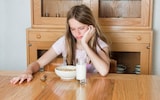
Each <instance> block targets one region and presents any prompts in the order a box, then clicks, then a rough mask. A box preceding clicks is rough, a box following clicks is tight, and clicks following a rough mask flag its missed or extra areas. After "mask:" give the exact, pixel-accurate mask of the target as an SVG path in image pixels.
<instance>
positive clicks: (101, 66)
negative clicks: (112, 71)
mask: <svg viewBox="0 0 160 100" xmlns="http://www.w3.org/2000/svg"><path fill="white" fill-rule="evenodd" d="M83 47H84V49H85V51H86V52H87V54H88V56H89V58H90V59H91V62H92V63H93V65H94V67H95V68H96V70H97V71H98V72H99V73H100V74H101V75H102V76H106V75H107V74H108V73H109V68H110V58H109V55H108V54H107V55H106V54H105V53H104V52H103V51H99V52H98V54H99V56H98V55H97V54H96V53H95V52H94V51H93V50H92V49H91V48H90V47H89V46H88V44H86V43H83ZM103 50H104V51H105V52H108V48H107V47H105V48H103Z"/></svg>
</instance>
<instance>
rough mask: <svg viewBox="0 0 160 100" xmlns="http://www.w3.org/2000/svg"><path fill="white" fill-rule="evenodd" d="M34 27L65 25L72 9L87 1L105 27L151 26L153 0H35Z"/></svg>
mask: <svg viewBox="0 0 160 100" xmlns="http://www.w3.org/2000/svg"><path fill="white" fill-rule="evenodd" d="M31 3H32V27H52V28H64V27H65V23H66V14H67V12H68V10H69V9H70V8H71V7H72V6H74V5H77V4H86V5H87V6H88V7H90V8H91V10H92V11H93V14H94V16H95V17H96V19H97V20H98V21H99V23H100V25H101V26H102V27H105V28H122V29H151V26H152V5H153V0H31Z"/></svg>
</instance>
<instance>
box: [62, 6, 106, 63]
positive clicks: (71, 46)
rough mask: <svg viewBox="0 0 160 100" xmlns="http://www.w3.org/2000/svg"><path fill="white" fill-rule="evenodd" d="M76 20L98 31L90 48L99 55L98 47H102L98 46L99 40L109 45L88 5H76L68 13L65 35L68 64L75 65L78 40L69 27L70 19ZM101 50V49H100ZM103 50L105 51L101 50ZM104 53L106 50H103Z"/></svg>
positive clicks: (90, 42)
mask: <svg viewBox="0 0 160 100" xmlns="http://www.w3.org/2000/svg"><path fill="white" fill-rule="evenodd" d="M71 18H75V19H76V20H77V21H79V22H80V23H83V24H87V25H93V26H94V27H95V29H96V31H95V34H94V35H93V36H92V38H91V39H90V40H89V47H90V48H91V49H92V50H93V51H94V52H95V53H97V50H96V45H98V46H99V47H100V45H99V44H98V38H100V39H101V40H103V41H104V42H106V43H107V39H106V37H105V35H104V34H103V33H102V31H101V29H100V27H99V25H98V24H97V22H96V20H95V18H94V16H93V14H92V11H91V10H90V9H89V8H88V7H87V6H86V5H83V4H82V5H76V6H74V7H72V8H71V9H70V10H69V12H68V13H67V25H66V35H65V37H66V38H65V39H66V40H65V43H66V50H67V57H66V58H67V64H69V65H74V64H75V62H74V61H75V55H76V39H75V38H74V36H73V35H72V33H71V30H70V26H69V22H68V21H69V19H71ZM100 48H101V47H100ZM101 50H103V49H102V48H101ZM103 51H104V50H103Z"/></svg>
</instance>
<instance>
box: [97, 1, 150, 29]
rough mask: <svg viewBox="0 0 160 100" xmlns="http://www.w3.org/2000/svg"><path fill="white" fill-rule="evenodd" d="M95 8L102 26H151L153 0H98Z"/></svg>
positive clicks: (135, 27) (139, 27) (145, 27)
mask: <svg viewBox="0 0 160 100" xmlns="http://www.w3.org/2000/svg"><path fill="white" fill-rule="evenodd" d="M98 3H99V6H98V8H95V10H98V11H97V14H96V15H98V16H97V18H98V20H99V22H100V24H101V25H102V26H106V27H112V26H115V28H116V27H117V28H127V29H133V28H134V29H147V28H148V29H149V28H151V22H152V21H151V17H152V3H153V0H98Z"/></svg>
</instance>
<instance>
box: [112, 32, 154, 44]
mask: <svg viewBox="0 0 160 100" xmlns="http://www.w3.org/2000/svg"><path fill="white" fill-rule="evenodd" d="M109 36H110V38H111V41H112V42H114V43H150V41H151V33H150V32H137V31H134V32H123V31H122V32H110V33H109Z"/></svg>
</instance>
